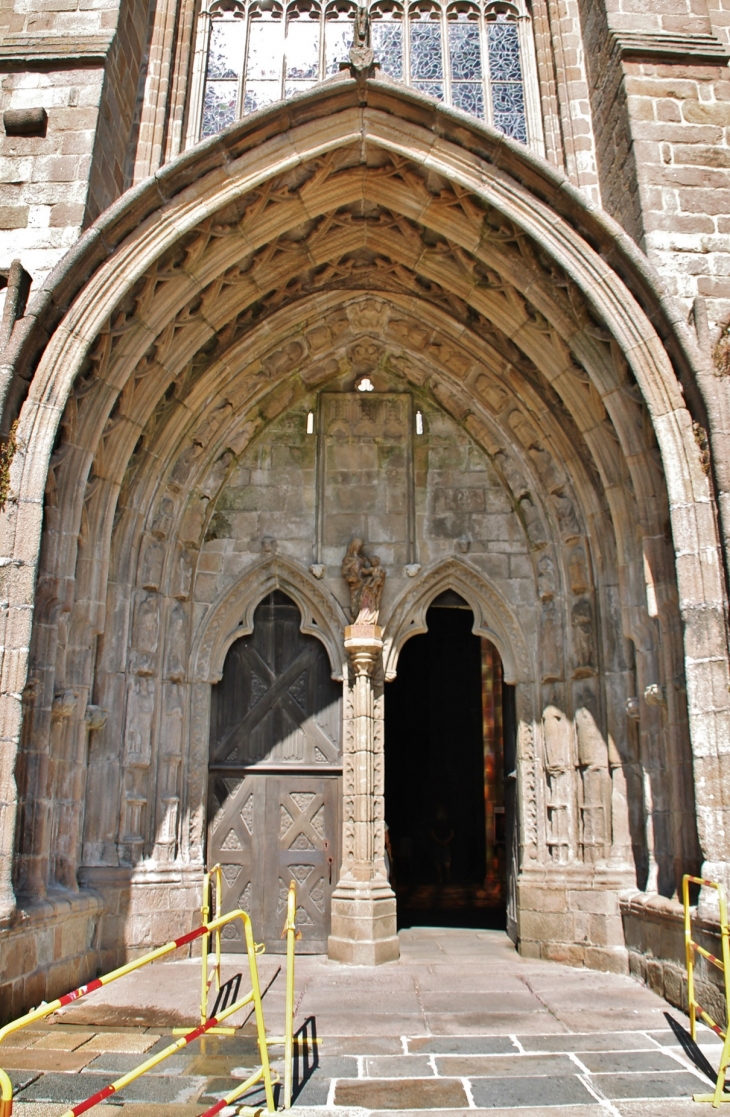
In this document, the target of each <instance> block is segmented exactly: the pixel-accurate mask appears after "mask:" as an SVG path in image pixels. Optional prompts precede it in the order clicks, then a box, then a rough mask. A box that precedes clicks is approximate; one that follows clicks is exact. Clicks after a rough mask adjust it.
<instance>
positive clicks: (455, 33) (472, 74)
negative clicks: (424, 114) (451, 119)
mask: <svg viewBox="0 0 730 1117" xmlns="http://www.w3.org/2000/svg"><path fill="white" fill-rule="evenodd" d="M449 16H450V18H449V21H448V24H447V27H448V36H449V69H450V74H451V103H452V105H454V107H455V108H457V109H462V111H463V112H468V113H470V114H471V115H472V116H478V117H480V118H482V119H484V69H483V66H482V44H481V34H480V28H479V9H478V8H477V7H476V6H474V5H468V6H466V5H464V6H463V7H462V9H461V11H459V12H454V13H453V14H452V13H449Z"/></svg>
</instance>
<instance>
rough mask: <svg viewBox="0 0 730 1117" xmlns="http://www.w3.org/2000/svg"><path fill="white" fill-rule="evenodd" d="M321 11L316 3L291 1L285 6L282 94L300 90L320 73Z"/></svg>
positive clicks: (314, 81)
mask: <svg viewBox="0 0 730 1117" xmlns="http://www.w3.org/2000/svg"><path fill="white" fill-rule="evenodd" d="M321 24H322V12H321V8H320V7H319V5H318V4H314V3H307V2H306V0H305V2H304V3H301V2H300V3H297V2H295V3H293V4H290V5H289V8H288V9H287V24H286V44H285V67H284V96H285V97H291V95H292V94H293V93H301V92H302V91H303V90H305V89H309V88H310V87H311V86H313V85H315V84H316V83H317V81H318V80H319V76H320V57H319V55H320V43H321V38H322V26H321Z"/></svg>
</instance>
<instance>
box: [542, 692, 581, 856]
mask: <svg viewBox="0 0 730 1117" xmlns="http://www.w3.org/2000/svg"><path fill="white" fill-rule="evenodd" d="M542 728H543V742H544V752H545V757H544V764H545V775H546V780H547V799H546V807H547V847H548V853H549V856H550V859H551V860H552V861H555V862H557V863H559V864H565V863H566V862H567V861H569V860H570V855H571V846H572V841H571V814H572V812H571V804H572V798H573V770H574V762H573V727H572V725H571V723H570V719H569V718H568V717H567V716H566V714H565V713H563V711H562V710H559V709H558V708H557V707H556V706H546V707H545V709H544V710H543V714H542Z"/></svg>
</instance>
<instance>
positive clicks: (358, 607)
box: [342, 539, 385, 625]
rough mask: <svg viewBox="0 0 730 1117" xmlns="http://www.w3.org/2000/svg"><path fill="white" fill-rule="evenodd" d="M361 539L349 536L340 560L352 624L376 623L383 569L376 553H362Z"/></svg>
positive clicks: (381, 592) (381, 591)
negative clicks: (347, 589) (346, 546)
mask: <svg viewBox="0 0 730 1117" xmlns="http://www.w3.org/2000/svg"><path fill="white" fill-rule="evenodd" d="M363 547H364V543H363V541H362V539H353V540H352V542H351V543H350V545H349V546H348V548H347V551H346V552H345V557H344V559H343V560H342V577H343V578H344V579H345V581H346V582H347V585H348V587H349V589H350V615H351V617H352V622H353V624H373V625H374V624H377V623H378V616H379V615H380V601H381V598H382V596H383V587H384V585H385V570H384V569H383V567H382V566H381V565H380V559H379V558H378V556H377V555H374V556H373V557H372V558H370V557H369V556H368V555H366V554H365V552H364V550H363Z"/></svg>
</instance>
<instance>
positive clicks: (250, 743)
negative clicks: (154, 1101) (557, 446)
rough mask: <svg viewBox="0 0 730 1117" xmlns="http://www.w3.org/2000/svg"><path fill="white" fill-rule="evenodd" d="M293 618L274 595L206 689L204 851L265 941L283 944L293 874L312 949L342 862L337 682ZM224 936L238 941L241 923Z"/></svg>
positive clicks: (231, 899)
mask: <svg viewBox="0 0 730 1117" xmlns="http://www.w3.org/2000/svg"><path fill="white" fill-rule="evenodd" d="M300 623H301V617H300V614H299V609H298V608H297V606H296V605H295V604H294V602H292V601H291V600H290V599H289V598H287V597H286V596H285V595H284V594H282V593H280V592H279V591H276V592H275V593H273V594H270V595H269V597H267V598H266V599H265V600H264V601H262V602H261V604H260V605H259V606H258V608H257V609H256V613H255V614H254V630H253V632H252V633H251V635H250V636H244V637H242V638H241V639H240V640H238V641H236V643H235V644H234V645H233V646H232V647H231V649H230V651H229V652H228V655H227V657H226V662H225V665H224V669H223V678H222V680H221V682H220V683H218V684H217V685H216V686H215V687H214V688H213V696H212V699H213V700H212V707H211V743H210V770H209V783H208V787H209V792H208V850H207V860H208V864H209V865H213V864H215V863H217V862H219V863H220V864H221V865H222V867H223V876H224V885H223V909H224V910H231V909H232V908H234V907H243V908H244V909H245V910H246V911H248V912H249V914H250V916H251V920H252V923H253V930H254V936H255V937H256V939H257V941H262V940H263V941H264V942H265V943H266V946H267V949H268V950H269V951H274V952H276V951H282V950H283V949H284V943H283V941H282V940H281V938H280V935H281V930H282V927H283V924H284V914H285V907H286V892H287V888H288V885H289V881H290V879H292V878H293V879H296V881H297V893H298V912H297V923H298V926H299V928H300V930H301V931H302V941H301V943H300V947H299V948H300V949H301V950H304V951H308V952H310V953H319V952H324V951H326V949H327V936H328V935H329V927H330V899H331V894H332V890H333V889H334V886H335V884H336V882H337V876H338V873H339V868H340V857H339V848H340V828H341V823H340V801H341V771H342V769H341V753H340V723H341V695H342V687H341V684H338V683H336V682H334V680H333V679H332V678H331V673H330V665H329V660H328V657H327V653H326V651H325V649H324V647H323V645H322V644H321V643H320V641H319V640H317V639H316V638H315V637H312V636H305V635H303V633H302V632H301V631H300V628H299V626H300ZM225 941H226V949H227V950H230V951H242V950H243V949H244V945H243V940H242V938H241V935H240V932H239V930H238V927H237V926H236V925H231V926H230V927H229V928H227V930H226V937H225Z"/></svg>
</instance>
